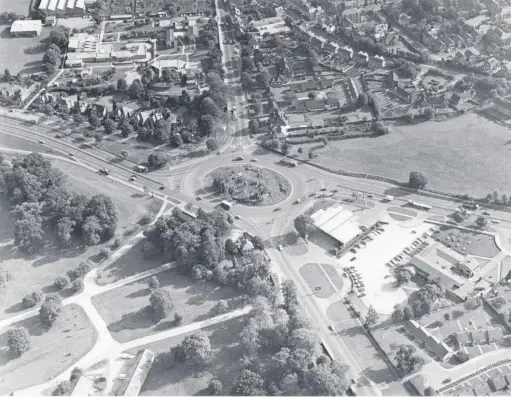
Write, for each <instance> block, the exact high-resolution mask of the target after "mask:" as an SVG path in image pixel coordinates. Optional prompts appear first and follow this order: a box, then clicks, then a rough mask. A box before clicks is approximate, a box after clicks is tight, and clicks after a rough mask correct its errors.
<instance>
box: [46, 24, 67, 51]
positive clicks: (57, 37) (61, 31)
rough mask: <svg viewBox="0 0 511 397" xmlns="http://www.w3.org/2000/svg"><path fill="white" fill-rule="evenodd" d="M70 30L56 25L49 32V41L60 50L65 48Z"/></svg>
mask: <svg viewBox="0 0 511 397" xmlns="http://www.w3.org/2000/svg"><path fill="white" fill-rule="evenodd" d="M70 33H71V32H70V30H69V28H67V27H64V26H58V27H57V28H55V29H53V30H52V31H51V32H50V38H49V42H50V43H51V44H55V45H56V46H57V47H59V48H60V49H61V50H65V49H66V48H67V45H68V44H69V34H70Z"/></svg>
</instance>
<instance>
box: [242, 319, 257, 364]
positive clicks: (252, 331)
mask: <svg viewBox="0 0 511 397" xmlns="http://www.w3.org/2000/svg"><path fill="white" fill-rule="evenodd" d="M240 345H241V348H242V351H243V353H244V354H245V355H247V356H249V357H254V356H255V355H256V353H257V350H258V349H259V346H260V343H259V325H258V324H257V321H256V320H255V319H254V318H251V319H250V320H249V321H248V323H247V325H246V326H245V327H244V328H243V330H242V331H241V333H240Z"/></svg>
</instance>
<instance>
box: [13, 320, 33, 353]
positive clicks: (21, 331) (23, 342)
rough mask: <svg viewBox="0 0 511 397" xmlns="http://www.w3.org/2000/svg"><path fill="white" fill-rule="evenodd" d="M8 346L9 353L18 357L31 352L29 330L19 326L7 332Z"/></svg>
mask: <svg viewBox="0 0 511 397" xmlns="http://www.w3.org/2000/svg"><path fill="white" fill-rule="evenodd" d="M7 346H9V351H10V352H12V353H13V354H15V355H16V356H18V357H19V356H21V355H22V354H23V353H25V352H26V351H28V350H30V338H29V334H28V331H27V329H26V328H25V327H22V326H21V325H18V326H17V327H15V328H12V329H10V330H9V331H7Z"/></svg>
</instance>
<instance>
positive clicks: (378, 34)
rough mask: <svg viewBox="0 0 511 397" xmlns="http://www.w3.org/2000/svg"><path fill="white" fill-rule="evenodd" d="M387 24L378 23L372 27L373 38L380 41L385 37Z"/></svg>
mask: <svg viewBox="0 0 511 397" xmlns="http://www.w3.org/2000/svg"><path fill="white" fill-rule="evenodd" d="M387 30H388V25H387V24H386V23H379V24H377V25H376V26H375V27H374V39H375V40H376V41H380V40H382V39H383V38H384V37H385V33H387Z"/></svg>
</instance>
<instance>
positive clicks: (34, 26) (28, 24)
mask: <svg viewBox="0 0 511 397" xmlns="http://www.w3.org/2000/svg"><path fill="white" fill-rule="evenodd" d="M41 28H42V23H41V20H39V19H36V20H31V19H25V20H23V21H22V20H18V21H14V22H13V23H12V25H11V33H22V32H33V31H38V30H41Z"/></svg>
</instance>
